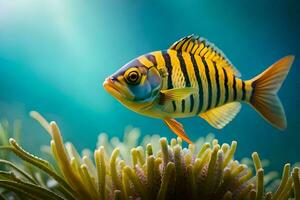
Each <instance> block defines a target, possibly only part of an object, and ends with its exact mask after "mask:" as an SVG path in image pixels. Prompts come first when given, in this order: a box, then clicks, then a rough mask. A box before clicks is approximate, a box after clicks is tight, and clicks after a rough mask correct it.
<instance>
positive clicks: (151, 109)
mask: <svg viewBox="0 0 300 200" xmlns="http://www.w3.org/2000/svg"><path fill="white" fill-rule="evenodd" d="M293 60H294V56H286V57H284V58H282V59H280V60H279V61H277V62H276V63H275V64H273V65H271V66H270V67H269V68H268V69H266V70H265V71H264V72H262V73H261V74H259V75H258V76H256V77H254V78H253V79H251V80H246V81H244V80H242V79H240V78H239V77H240V73H239V71H238V70H237V69H236V68H235V67H234V66H233V65H232V64H231V62H230V61H229V60H228V59H227V58H226V56H225V55H224V54H223V53H222V51H220V50H219V49H218V48H217V47H215V46H214V45H213V44H212V43H210V42H208V41H207V40H205V39H203V38H199V37H196V36H193V35H192V36H188V37H185V38H182V39H180V40H179V41H177V42H175V43H174V44H173V45H172V46H171V47H170V48H169V49H167V50H163V51H154V52H151V53H148V54H145V55H142V56H140V57H138V58H136V59H134V60H132V61H130V62H129V63H127V64H126V65H124V66H123V67H122V68H121V69H120V70H118V71H117V72H116V73H114V74H112V75H111V76H109V77H108V78H107V79H106V80H105V82H104V83H103V85H104V88H105V89H106V90H107V91H108V92H109V93H110V94H111V95H113V96H114V97H115V98H116V99H117V100H119V101H120V102H121V103H122V104H123V105H124V106H126V107H127V108H129V109H131V110H133V111H135V112H137V113H140V114H143V115H146V116H149V117H154V118H159V119H162V120H163V121H164V122H165V123H166V125H167V126H168V127H169V128H170V129H171V130H172V131H173V132H174V133H176V134H177V135H178V136H180V137H181V138H182V139H184V140H185V141H187V142H188V143H191V141H190V139H189V138H188V136H187V135H186V134H185V132H184V129H183V126H182V125H181V124H180V123H179V122H177V121H176V120H175V118H186V117H193V116H200V117H202V118H203V119H205V120H206V121H207V122H208V123H209V124H210V125H212V126H213V127H215V128H218V129H221V128H223V127H224V126H225V125H226V124H227V123H229V122H230V121H231V120H232V119H233V118H234V117H235V116H236V114H237V113H238V112H239V111H240V108H241V104H240V102H245V103H248V104H250V105H251V106H252V107H253V108H254V109H255V110H256V111H258V112H259V113H260V114H261V115H262V117H264V118H265V119H266V120H267V121H268V122H269V123H271V124H272V125H273V126H275V127H276V128H279V129H285V128H286V118H285V114H284V109H283V107H282V105H281V102H280V100H279V98H278V96H277V91H278V90H279V88H280V87H281V85H282V82H283V81H284V79H285V77H286V75H287V73H288V72H289V69H290V67H291V65H292V63H293Z"/></svg>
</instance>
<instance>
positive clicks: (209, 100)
mask: <svg viewBox="0 0 300 200" xmlns="http://www.w3.org/2000/svg"><path fill="white" fill-rule="evenodd" d="M201 59H202V58H201ZM202 62H203V64H204V67H205V75H206V79H207V87H208V88H207V90H208V101H207V108H206V110H209V109H210V108H211V98H212V87H211V80H210V75H209V67H208V65H207V63H206V61H205V59H202Z"/></svg>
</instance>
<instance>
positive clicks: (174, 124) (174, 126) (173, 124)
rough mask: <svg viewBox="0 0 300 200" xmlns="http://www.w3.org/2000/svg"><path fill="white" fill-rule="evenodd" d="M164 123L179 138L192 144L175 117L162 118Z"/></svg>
mask: <svg viewBox="0 0 300 200" xmlns="http://www.w3.org/2000/svg"><path fill="white" fill-rule="evenodd" d="M164 122H165V124H166V125H167V126H168V127H169V128H170V129H171V130H172V131H173V132H174V133H175V134H176V135H178V136H179V137H180V138H182V139H183V140H184V141H186V142H187V143H189V144H192V143H193V142H192V141H191V140H190V138H189V137H188V136H187V135H186V134H185V132H184V129H183V126H182V124H181V123H179V122H178V121H176V120H175V119H171V118H166V119H164Z"/></svg>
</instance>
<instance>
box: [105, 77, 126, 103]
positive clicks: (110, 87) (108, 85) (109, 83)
mask: <svg viewBox="0 0 300 200" xmlns="http://www.w3.org/2000/svg"><path fill="white" fill-rule="evenodd" d="M103 87H104V89H105V90H106V91H107V92H108V93H109V94H111V95H112V96H114V97H116V98H117V99H120V98H121V97H123V95H122V94H121V92H120V90H119V89H118V88H117V87H116V85H115V83H114V81H113V80H112V79H111V78H106V79H105V81H104V82H103Z"/></svg>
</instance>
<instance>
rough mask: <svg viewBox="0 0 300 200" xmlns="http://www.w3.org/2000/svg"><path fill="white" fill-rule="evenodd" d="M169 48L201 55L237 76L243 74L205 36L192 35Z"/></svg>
mask: <svg viewBox="0 0 300 200" xmlns="http://www.w3.org/2000/svg"><path fill="white" fill-rule="evenodd" d="M169 49H172V50H176V51H184V52H188V53H190V54H195V55H200V56H201V57H204V58H209V59H211V60H213V61H214V62H216V63H217V66H218V67H223V68H225V69H226V70H227V71H228V72H231V73H233V74H234V75H235V76H236V77H240V76H241V74H240V72H239V71H238V70H237V69H236V68H235V67H234V66H233V65H232V63H231V62H230V61H229V59H228V58H227V57H226V56H225V54H224V53H223V52H222V51H221V50H220V49H219V48H217V47H216V46H215V45H214V44H212V43H210V42H209V41H208V40H206V39H205V38H202V37H199V36H195V35H190V36H187V37H184V38H181V39H180V40H178V41H176V42H175V43H174V44H173V45H172V46H171V47H170V48H169Z"/></svg>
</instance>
